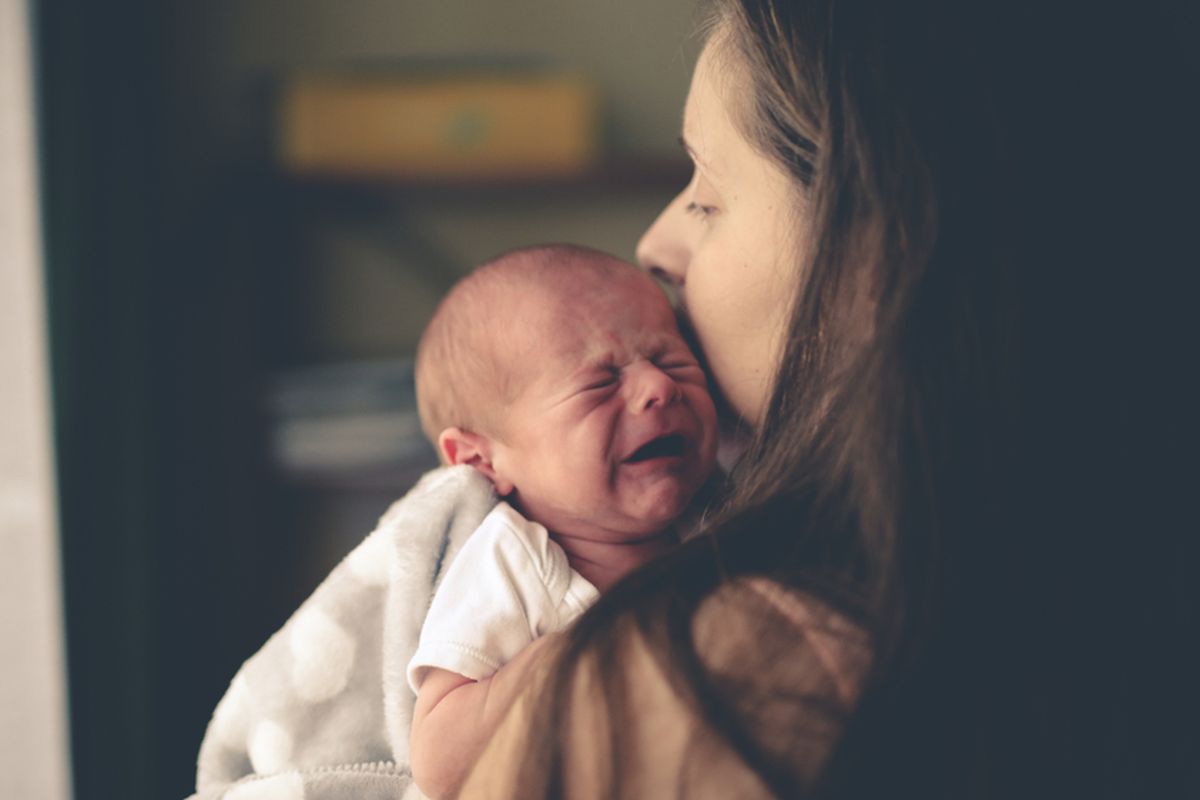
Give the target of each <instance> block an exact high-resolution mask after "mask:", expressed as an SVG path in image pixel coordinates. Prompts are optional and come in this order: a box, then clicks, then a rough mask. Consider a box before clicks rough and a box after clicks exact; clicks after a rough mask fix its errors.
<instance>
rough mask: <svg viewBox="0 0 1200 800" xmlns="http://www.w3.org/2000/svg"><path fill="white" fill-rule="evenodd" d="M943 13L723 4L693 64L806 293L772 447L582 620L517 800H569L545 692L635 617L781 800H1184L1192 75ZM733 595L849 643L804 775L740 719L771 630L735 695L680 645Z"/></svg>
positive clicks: (1129, 24) (1134, 32) (1139, 39)
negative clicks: (803, 215) (793, 238)
mask: <svg viewBox="0 0 1200 800" xmlns="http://www.w3.org/2000/svg"><path fill="white" fill-rule="evenodd" d="M963 5H964V4H956V3H938V2H928V3H922V2H907V3H890V2H885V1H883V0H881V2H854V1H852V0H851V1H847V2H835V1H834V0H812V1H811V2H784V1H783V0H718V2H716V3H714V4H713V7H712V8H713V18H714V20H715V21H714V24H713V30H714V32H715V33H714V34H713V35H714V36H716V37H717V39H716V40H714V46H716V47H719V48H721V56H722V57H723V58H725V59H727V60H728V62H729V64H730V65H731V66H732V67H733V68H734V69H735V70H736V71H737V73H738V75H739V76H740V79H741V80H743V81H745V82H747V83H748V89H749V91H747V92H745V93H744V96H746V97H748V98H750V100H749V102H748V103H747V107H745V108H735V109H734V111H735V115H734V116H735V118H736V119H737V121H738V123H739V124H740V125H741V126H742V128H743V131H744V132H745V134H746V136H747V138H748V139H749V140H750V141H751V142H753V143H755V144H756V145H757V146H758V147H759V148H760V149H761V151H762V152H764V153H765V154H767V155H769V156H770V157H772V158H774V159H775V160H776V161H777V162H778V163H779V164H781V165H782V166H784V167H785V168H786V169H788V170H790V171H791V174H792V175H793V177H794V178H795V180H796V184H797V187H798V188H800V189H801V190H802V191H803V192H804V193H805V194H806V195H807V203H806V207H807V208H808V213H810V214H811V222H810V230H811V232H812V233H811V241H810V243H809V247H808V248H807V249H806V252H805V254H804V264H803V269H802V270H801V273H802V274H803V276H804V277H803V279H802V280H801V281H800V285H799V286H798V287H797V295H796V298H795V302H794V311H793V315H792V319H791V322H790V330H789V338H788V343H787V347H786V351H785V353H784V356H783V357H782V360H781V363H780V364H779V368H778V373H777V378H776V382H775V391H774V395H773V398H772V400H771V403H770V406H769V409H768V413H767V415H766V419H765V422H764V424H763V425H762V426H761V428H760V430H759V431H758V432H757V436H756V439H755V441H754V443H753V444H752V445H751V447H750V449H749V450H748V452H747V455H746V456H745V458H744V459H743V462H742V463H741V464H740V465H739V466H738V468H737V469H736V470H735V472H734V476H733V484H732V490H731V492H730V494H729V496H728V497H727V498H726V500H725V501H724V502H723V504H722V505H721V507H720V508H719V509H716V511H715V513H714V514H713V515H712V516H711V518H710V521H709V524H708V525H707V527H706V530H705V535H704V536H702V537H699V538H698V539H697V540H695V541H693V542H691V543H690V544H689V545H688V546H687V547H684V548H683V549H681V551H680V552H679V553H678V554H677V555H676V556H674V557H673V558H671V559H669V560H666V561H663V562H660V563H658V564H655V565H652V566H651V567H649V568H648V569H646V570H643V571H641V572H639V573H636V574H635V575H633V576H630V578H629V579H627V580H626V581H625V582H624V583H622V584H621V585H619V586H618V587H616V588H614V589H613V590H612V591H611V592H610V593H609V594H608V595H606V596H605V597H604V598H603V599H602V601H601V602H600V603H599V604H598V605H597V606H596V607H595V608H594V609H593V610H592V611H591V612H589V614H587V615H586V616H585V617H584V618H583V619H582V620H581V621H580V623H579V624H578V626H577V627H576V628H575V629H574V630H573V632H572V634H571V638H570V643H569V646H568V647H567V649H566V652H565V654H564V656H563V662H562V663H561V664H560V665H559V667H560V668H559V670H558V671H557V673H556V675H557V678H556V680H554V681H552V682H551V686H550V691H549V692H548V695H547V697H546V698H544V700H543V701H542V702H541V703H540V708H539V709H538V711H537V712H536V715H535V719H534V722H533V730H534V734H533V735H534V736H535V737H537V739H536V741H537V742H538V745H537V748H536V749H535V750H534V753H535V755H531V757H530V760H529V762H528V763H527V764H526V765H525V770H524V773H523V780H524V786H525V789H526V790H527V791H528V796H543V795H544V796H552V795H554V794H556V793H557V792H558V790H559V789H560V788H561V787H562V785H563V782H564V781H569V779H570V776H569V775H563V774H561V769H560V767H561V762H560V758H559V757H560V753H559V752H558V750H557V747H558V736H557V733H556V730H557V728H556V725H557V724H558V720H559V719H560V711H561V710H562V709H563V708H564V707H565V704H566V703H567V694H566V692H567V688H566V687H567V678H566V677H564V676H566V675H568V674H569V672H570V668H571V665H572V664H577V663H579V659H580V658H581V657H583V656H584V655H589V654H590V655H592V656H595V657H596V658H597V659H599V663H601V664H603V663H606V662H607V661H611V660H612V659H614V658H616V657H617V654H618V648H619V640H620V637H619V631H620V630H621V629H622V628H623V626H625V625H628V624H636V625H637V626H638V628H639V629H640V631H641V633H642V634H643V635H644V637H645V638H646V640H647V641H648V642H649V643H650V644H651V647H652V648H653V650H654V652H655V654H656V656H657V657H658V658H659V660H660V662H661V664H662V665H663V667H664V669H666V670H667V672H668V674H669V675H672V676H674V677H676V678H677V680H676V681H674V682H673V683H674V684H675V685H677V686H678V687H679V692H680V694H681V696H682V697H684V698H685V699H686V700H687V701H688V702H689V703H691V704H692V705H693V707H694V708H695V709H696V710H697V712H698V713H699V714H700V716H701V717H702V718H703V719H705V720H707V721H708V722H709V724H710V726H711V728H712V729H713V731H715V732H716V735H718V736H720V737H722V739H723V740H724V742H725V744H727V745H728V746H729V747H730V748H732V749H733V750H734V751H735V752H736V753H738V754H739V755H740V756H741V757H742V759H743V760H744V761H745V762H746V764H747V765H749V766H750V767H751V768H752V769H754V770H755V771H756V772H757V773H758V774H759V775H760V777H761V778H762V779H763V781H764V782H765V783H766V785H767V786H769V787H770V788H771V789H772V790H773V791H774V792H776V793H777V794H779V795H780V796H788V797H791V796H799V795H822V796H867V795H882V794H884V793H887V795H889V796H894V795H897V794H898V795H899V796H905V797H907V796H922V797H1014V796H1029V795H1058V796H1072V797H1074V796H1089V797H1091V796H1181V791H1182V787H1183V786H1184V784H1185V783H1186V782H1187V781H1189V780H1190V781H1192V782H1193V783H1194V782H1195V781H1196V780H1197V777H1196V776H1197V773H1196V769H1195V764H1196V763H1197V761H1196V760H1195V759H1196V756H1197V749H1196V736H1195V734H1194V733H1191V732H1190V731H1192V730H1194V729H1195V728H1194V723H1195V717H1194V716H1191V717H1190V718H1189V715H1193V714H1194V712H1196V711H1197V708H1196V707H1195V704H1194V699H1195V697H1196V693H1195V690H1194V689H1193V688H1192V686H1191V685H1192V684H1193V683H1194V678H1192V677H1187V676H1194V675H1195V674H1200V672H1198V671H1195V669H1194V668H1195V667H1196V666H1197V665H1196V662H1195V661H1194V657H1193V656H1191V655H1190V652H1191V648H1190V647H1187V646H1186V645H1187V644H1188V642H1187V641H1186V640H1187V639H1190V638H1192V637H1194V635H1195V630H1196V627H1195V626H1196V622H1197V620H1196V617H1195V603H1194V600H1195V590H1194V588H1193V587H1192V585H1191V584H1192V583H1194V582H1189V581H1188V580H1187V578H1188V576H1187V574H1186V569H1187V567H1185V566H1184V565H1185V564H1188V565H1194V564H1196V563H1198V562H1197V561H1196V560H1195V558H1194V544H1192V541H1193V540H1194V536H1185V535H1184V534H1183V529H1182V528H1181V525H1182V524H1183V520H1185V519H1187V518H1188V517H1187V516H1186V515H1185V510H1186V509H1185V507H1184V498H1185V497H1186V494H1185V493H1184V491H1183V487H1182V485H1181V484H1182V475H1183V473H1182V470H1180V469H1179V468H1180V465H1181V464H1182V463H1183V458H1184V457H1185V456H1190V457H1194V455H1195V454H1194V452H1191V453H1189V452H1188V449H1187V448H1188V446H1187V445H1185V442H1184V438H1183V436H1182V421H1183V420H1184V419H1186V418H1187V417H1188V415H1189V414H1190V413H1193V412H1194V411H1195V408H1196V407H1195V406H1192V407H1191V408H1190V410H1189V407H1188V405H1187V404H1186V403H1185V401H1184V399H1183V398H1184V397H1185V396H1187V390H1186V386H1187V385H1190V381H1187V380H1186V378H1187V376H1186V375H1185V373H1186V372H1187V371H1188V370H1189V369H1190V370H1192V371H1194V367H1193V368H1186V367H1185V366H1184V365H1185V364H1186V363H1188V361H1187V353H1188V349H1187V345H1185V342H1186V341H1189V340H1190V339H1193V338H1194V334H1193V335H1192V336H1190V337H1189V336H1188V334H1189V333H1190V332H1189V331H1187V330H1185V324H1184V320H1186V319H1188V318H1189V314H1188V313H1187V311H1186V309H1185V307H1183V306H1182V305H1181V303H1182V298H1184V297H1188V295H1186V294H1185V293H1184V292H1183V291H1182V286H1181V281H1180V271H1179V270H1180V267H1179V259H1180V258H1181V257H1182V256H1183V254H1184V253H1186V252H1188V248H1187V246H1186V244H1185V240H1184V238H1183V232H1184V231H1185V230H1186V229H1187V228H1186V227H1185V226H1187V225H1189V224H1190V225H1191V226H1194V220H1192V221H1190V222H1189V221H1188V215H1187V213H1186V212H1185V209H1186V208H1188V207H1190V206H1189V204H1187V203H1185V202H1183V199H1182V198H1183V193H1182V192H1181V189H1183V188H1186V189H1187V190H1189V191H1190V190H1191V188H1192V186H1194V180H1195V178H1196V172H1195V157H1194V155H1193V154H1192V151H1193V150H1194V149H1195V146H1196V145H1195V142H1196V141H1197V140H1196V139H1195V138H1190V137H1193V136H1194V131H1195V128H1194V125H1193V123H1191V122H1190V120H1189V119H1187V118H1186V115H1185V114H1184V113H1183V112H1182V111H1180V110H1179V109H1180V108H1181V106H1183V105H1186V104H1187V102H1186V101H1185V99H1184V98H1186V97H1188V96H1189V94H1188V92H1187V91H1183V89H1185V88H1186V87H1187V85H1188V82H1189V78H1188V75H1187V72H1186V69H1187V67H1186V66H1184V65H1182V64H1180V63H1177V62H1175V61H1173V60H1172V59H1173V57H1174V54H1175V53H1176V51H1177V46H1178V43H1173V42H1172V40H1171V38H1170V36H1171V30H1170V26H1169V24H1167V22H1166V21H1164V19H1162V18H1161V17H1160V16H1155V15H1154V14H1153V13H1152V12H1151V10H1150V9H1144V10H1139V12H1138V14H1139V16H1137V17H1129V18H1118V17H1105V16H1104V12H1102V11H1101V10H1099V9H1091V10H1089V11H1088V13H1087V15H1080V14H1076V13H1073V12H1071V11H1070V10H1068V9H1065V8H1063V7H1061V6H1057V5H1055V4H1051V3H1043V4H1039V5H1038V7H1037V13H1036V14H1034V13H1026V12H1024V11H1022V10H1021V9H1020V8H1018V7H1016V6H1013V5H1011V4H996V7H995V8H982V7H980V8H972V9H970V10H966V9H964V8H963ZM1173 44H1174V45H1175V47H1173ZM1189 132H1191V133H1189ZM1150 139H1152V140H1150ZM1175 175H1179V176H1182V177H1181V178H1180V179H1176V178H1175V177H1174V176H1175ZM1178 181H1182V183H1181V182H1178ZM1191 205H1194V204H1191ZM1189 261H1190V262H1194V261H1195V258H1194V256H1192V257H1191V258H1190V259H1189ZM1190 316H1191V317H1194V316H1195V315H1194V312H1192V313H1191V314H1190ZM1192 359H1193V360H1194V353H1192ZM1193 527H1194V523H1193ZM1185 548H1190V551H1189V552H1185ZM740 575H766V576H769V577H771V578H773V579H775V580H777V581H779V582H781V583H784V584H786V585H789V586H793V587H796V588H797V589H800V590H803V591H805V592H807V593H809V594H810V595H811V596H815V597H817V598H819V599H820V600H821V601H822V602H824V603H826V604H827V605H829V606H830V607H832V608H835V609H837V610H838V611H839V612H840V613H841V614H843V615H845V616H846V617H847V618H850V619H852V620H854V621H855V622H856V623H857V624H858V625H859V626H860V627H861V629H862V630H864V631H865V632H866V634H867V636H868V638H869V641H870V644H871V650H872V654H873V661H872V668H871V671H870V674H869V675H868V677H867V678H866V681H865V684H864V687H863V693H862V695H861V698H860V701H859V702H858V704H857V706H856V708H855V709H854V710H853V712H852V713H850V714H849V715H848V716H845V717H844V718H843V717H842V716H840V715H839V714H838V713H837V712H836V711H831V710H830V709H829V708H828V707H826V706H825V705H822V704H821V703H820V702H819V698H802V702H807V703H810V704H811V709H812V714H813V715H814V717H817V716H820V717H823V718H826V719H828V718H830V717H831V716H832V717H836V719H834V720H833V721H834V722H835V723H836V724H834V725H831V726H825V727H821V726H816V727H817V728H819V729H820V730H824V731H827V732H828V733H827V736H828V737H829V739H830V741H829V743H828V744H829V747H828V749H827V752H828V753H830V755H829V757H828V759H827V760H823V761H822V763H821V764H820V765H819V769H818V770H816V772H815V773H814V772H813V771H812V770H811V766H812V765H811V764H802V763H800V762H801V760H802V759H800V758H799V756H798V755H796V754H799V753H800V752H802V751H805V748H806V747H807V743H806V740H805V737H808V736H811V735H812V730H800V729H796V730H794V731H791V732H788V731H784V732H782V739H783V741H780V738H781V733H780V732H779V731H777V730H774V731H772V732H771V736H772V741H769V742H768V741H765V737H764V735H763V734H762V732H761V730H760V727H761V723H762V718H761V717H760V716H756V712H755V709H756V708H760V706H757V705H756V704H754V703H747V702H746V701H745V700H746V697H747V696H750V695H754V696H756V697H770V696H771V692H772V691H773V689H775V688H777V687H781V686H787V685H788V683H789V680H790V677H791V672H792V671H794V670H795V669H797V667H796V666H795V664H796V660H795V659H794V658H793V657H792V655H793V654H791V653H789V649H788V644H789V643H788V642H786V641H781V639H782V638H786V633H784V632H781V630H779V628H778V626H776V627H775V628H767V629H765V630H764V631H762V632H761V635H760V636H759V637H758V639H759V640H760V641H761V642H763V643H764V644H763V646H762V647H761V648H760V650H759V651H757V652H749V653H746V654H745V658H747V659H750V660H752V661H753V662H754V663H753V673H755V674H757V675H758V678H757V679H756V680H755V681H754V682H753V683H752V684H750V685H748V684H747V683H746V682H744V681H743V682H739V683H735V684H730V683H727V682H723V681H722V680H721V679H720V676H716V675H713V674H711V673H710V671H709V670H707V669H706V668H705V667H704V666H703V661H702V659H701V658H700V657H699V655H698V654H697V652H696V646H695V642H694V641H693V638H692V633H691V627H690V624H691V620H692V617H693V615H694V613H695V611H696V609H697V607H698V606H699V604H700V603H701V602H702V601H703V600H704V598H706V597H708V596H710V595H711V593H712V592H713V591H714V589H716V588H717V587H718V586H720V585H722V584H723V583H724V582H727V581H729V580H730V579H731V578H733V577H737V576H740ZM767 624H768V623H766V622H764V625H767ZM1187 670H1192V671H1191V672H1189V671H1187ZM618 674H619V673H618ZM603 688H604V690H605V692H606V693H607V696H608V701H609V707H610V714H611V715H612V716H613V717H614V719H616V720H617V722H615V723H614V724H613V726H612V730H615V731H619V730H620V729H621V726H620V724H619V720H620V718H621V717H622V715H625V716H628V715H632V714H635V713H636V711H635V710H633V709H628V708H626V707H624V705H623V703H624V701H623V697H624V693H623V692H624V689H623V687H622V685H621V683H620V681H619V679H617V678H611V679H608V680H607V683H606V685H605V686H604V687H603ZM782 694H783V693H782V692H780V695H781V696H782ZM1188 723H1191V724H1188ZM614 752H616V751H615V750H614ZM619 769H620V764H619V763H614V764H613V770H614V772H616V771H618V770H619ZM613 785H614V786H619V781H616V780H614V783H613ZM685 794H686V792H684V790H683V789H682V788H681V795H685Z"/></svg>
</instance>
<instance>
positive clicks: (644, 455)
mask: <svg viewBox="0 0 1200 800" xmlns="http://www.w3.org/2000/svg"><path fill="white" fill-rule="evenodd" d="M686 448H687V440H686V439H685V438H684V437H683V435H682V434H679V433H672V434H669V435H667V436H659V437H658V438H657V439H651V440H650V441H648V442H646V443H645V444H644V445H642V446H641V447H639V448H638V449H637V450H635V451H633V455H631V456H630V457H629V458H627V459H625V462H626V463H628V464H636V463H638V462H640V461H649V460H650V459H652V458H668V457H671V456H682V455H683V453H684V450H685V449H686Z"/></svg>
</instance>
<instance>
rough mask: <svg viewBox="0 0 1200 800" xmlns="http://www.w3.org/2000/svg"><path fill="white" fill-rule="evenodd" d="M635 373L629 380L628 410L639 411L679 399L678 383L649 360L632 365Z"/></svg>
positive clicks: (668, 403) (665, 404)
mask: <svg viewBox="0 0 1200 800" xmlns="http://www.w3.org/2000/svg"><path fill="white" fill-rule="evenodd" d="M634 369H635V370H636V374H635V376H634V380H632V381H630V385H631V386H632V388H633V391H632V392H631V393H630V403H629V405H630V410H631V411H633V412H634V413H641V412H643V411H648V410H650V409H652V408H656V407H660V406H668V405H670V404H671V403H674V402H675V401H676V400H678V399H679V385H678V384H676V383H675V379H674V378H672V377H671V376H670V375H668V374H667V373H665V372H663V371H662V370H661V369H659V368H658V367H656V366H655V365H654V364H651V363H650V362H648V361H646V362H641V363H639V364H637V365H635V366H634Z"/></svg>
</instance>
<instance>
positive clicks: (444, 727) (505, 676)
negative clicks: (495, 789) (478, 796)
mask: <svg viewBox="0 0 1200 800" xmlns="http://www.w3.org/2000/svg"><path fill="white" fill-rule="evenodd" d="M553 638H554V637H553V636H543V637H541V638H540V639H537V640H535V641H534V642H533V644H531V645H529V646H528V647H526V648H525V649H524V650H522V651H521V652H520V653H519V654H518V655H517V656H516V657H515V658H514V659H513V660H512V661H509V662H508V663H507V664H505V665H504V666H502V667H501V668H500V669H499V670H497V671H496V673H495V674H493V675H491V676H490V677H487V678H483V679H482V680H478V681H475V680H471V679H470V678H465V677H463V676H462V675H459V674H458V673H455V672H450V671H449V670H445V669H437V668H430V669H429V671H428V673H427V674H426V676H425V679H424V681H423V682H422V683H421V690H420V692H419V693H418V694H417V704H416V708H415V709H414V711H413V725H412V736H411V740H410V741H411V754H412V771H413V780H414V781H415V782H416V784H417V786H419V787H420V789H421V791H422V792H424V793H425V794H426V795H428V796H429V797H431V798H435V800H436V798H441V797H452V796H453V794H454V792H455V791H456V790H457V789H458V787H459V784H461V783H462V780H463V778H464V777H466V774H467V772H468V771H469V770H470V768H471V765H472V764H474V763H475V761H476V759H478V757H479V754H480V752H481V751H482V750H483V747H484V745H486V744H487V742H488V740H489V739H490V738H491V736H492V733H493V732H494V731H495V730H496V727H497V726H498V725H499V724H500V721H501V720H502V719H503V718H504V714H505V712H506V711H508V709H509V707H510V706H511V705H512V703H513V700H515V699H516V697H517V696H518V695H519V694H520V691H521V689H522V688H523V687H524V686H525V685H526V683H527V682H528V680H529V678H530V676H531V673H532V671H533V670H534V668H535V667H536V666H537V665H538V664H539V663H540V662H541V660H542V656H541V654H542V653H543V652H544V650H545V647H546V646H547V644H548V643H549V642H550V641H552V639H553Z"/></svg>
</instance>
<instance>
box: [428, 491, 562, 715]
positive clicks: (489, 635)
mask: <svg viewBox="0 0 1200 800" xmlns="http://www.w3.org/2000/svg"><path fill="white" fill-rule="evenodd" d="M572 574H573V571H572V570H571V569H570V566H569V565H568V563H567V557H566V554H565V553H564V552H563V551H562V548H561V547H559V546H558V545H557V544H555V543H554V542H553V541H552V540H551V539H550V536H549V534H548V533H547V531H546V529H545V528H544V527H542V526H541V525H539V524H538V523H536V522H532V521H530V520H527V519H525V518H524V517H522V516H521V515H520V514H519V513H517V512H516V511H515V510H513V508H512V507H511V506H509V505H508V504H507V503H501V504H499V505H498V506H496V508H495V509H493V510H492V511H491V513H489V514H488V516H487V517H486V518H485V519H484V521H483V522H482V523H481V524H480V526H479V528H478V529H477V530H476V531H475V532H474V533H472V534H471V536H470V538H468V539H467V541H466V543H465V544H463V547H462V550H461V551H459V553H458V555H457V556H456V557H455V559H454V561H453V563H451V565H450V567H449V568H448V569H447V570H446V574H445V576H444V577H443V579H442V582H441V585H440V586H438V589H437V591H436V592H435V593H434V596H433V602H432V603H431V604H430V606H429V613H428V615H427V616H426V617H425V623H424V625H423V626H422V628H421V638H420V642H419V644H418V645H417V651H416V654H415V655H414V656H413V659H412V661H410V662H409V665H408V682H409V685H410V686H412V689H413V691H414V692H417V691H419V690H420V688H421V683H422V681H423V680H424V678H425V674H426V672H427V671H428V670H429V668H431V667H438V668H441V669H445V670H449V671H451V672H456V673H458V674H459V675H462V676H464V677H467V678H470V679H472V680H480V679H482V678H486V677H488V676H490V675H491V674H492V673H494V672H495V671H496V670H497V669H499V668H500V667H501V666H502V665H503V664H505V663H507V662H508V661H509V660H510V659H512V658H513V657H514V656H515V655H516V654H517V653H519V652H521V650H523V649H524V648H525V647H526V646H528V645H529V644H530V643H531V642H532V641H533V640H534V639H536V638H537V637H539V636H542V635H544V634H546V633H550V632H552V631H555V630H558V629H559V628H561V627H563V626H564V625H566V623H567V622H569V621H570V618H573V616H574V615H573V614H572V615H570V616H569V617H568V615H566V614H564V613H563V609H564V607H566V608H569V607H570V606H571V602H570V599H569V598H570V597H571V596H573V595H574V594H576V593H577V586H576V584H577V583H578V581H574V582H573V581H572ZM568 590H570V592H569V591H568ZM564 600H566V601H567V603H566V606H564Z"/></svg>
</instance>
